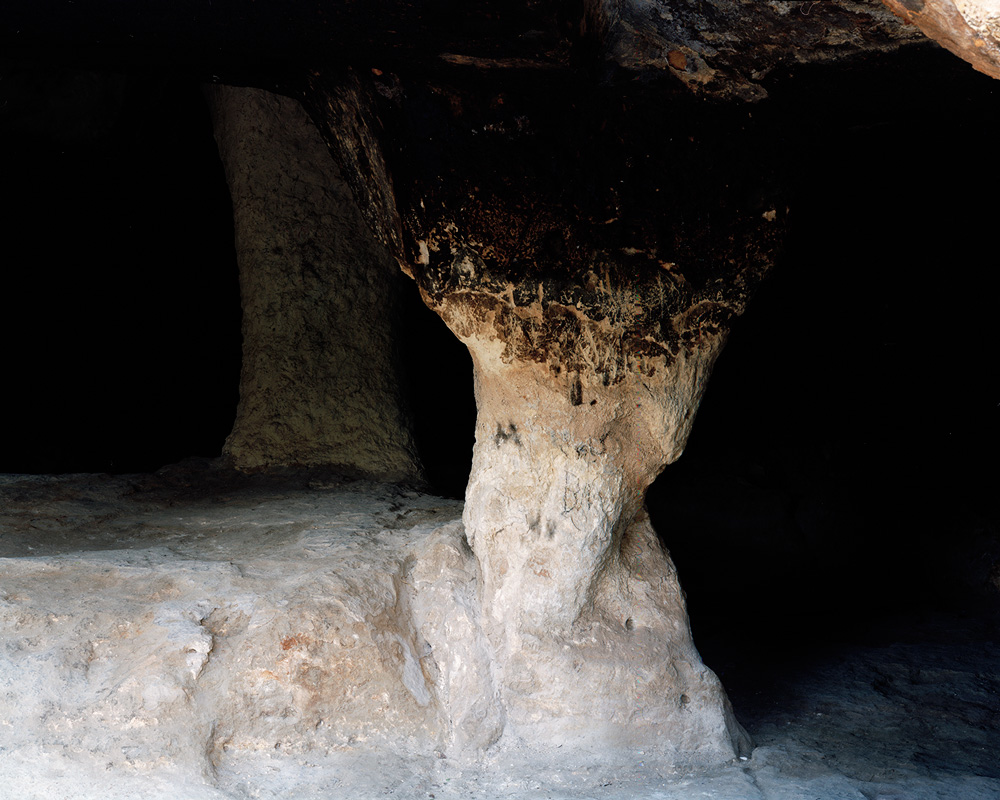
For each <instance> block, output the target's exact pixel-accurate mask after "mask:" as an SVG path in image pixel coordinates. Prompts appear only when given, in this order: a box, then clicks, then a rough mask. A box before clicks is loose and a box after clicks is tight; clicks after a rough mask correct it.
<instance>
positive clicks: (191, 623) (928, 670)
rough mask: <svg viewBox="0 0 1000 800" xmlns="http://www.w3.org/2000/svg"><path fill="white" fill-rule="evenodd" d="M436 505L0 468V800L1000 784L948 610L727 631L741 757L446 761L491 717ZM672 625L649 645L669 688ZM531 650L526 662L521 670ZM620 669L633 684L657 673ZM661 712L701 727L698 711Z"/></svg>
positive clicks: (187, 474) (992, 659) (607, 794)
mask: <svg viewBox="0 0 1000 800" xmlns="http://www.w3.org/2000/svg"><path fill="white" fill-rule="evenodd" d="M460 512H461V505H460V504H459V503H456V502H452V501H442V500H440V499H438V498H433V497H428V496H426V495H420V494H417V493H414V492H402V491H400V490H399V489H397V488H395V487H391V486H385V485H377V484H370V483H362V482H344V481H342V480H339V479H331V478H329V477H323V476H318V475H316V476H313V477H312V479H310V478H309V476H301V477H293V478H286V479H278V480H273V479H267V480H265V479H263V478H261V479H257V478H254V479H252V480H247V479H246V478H245V477H239V476H234V475H232V474H230V473H227V472H225V471H222V470H216V469H207V470H206V469H204V468H203V467H198V468H194V469H192V468H191V466H190V465H189V466H187V467H181V468H173V469H171V470H168V471H163V472H161V473H159V474H157V475H153V476H148V475H146V476H121V477H116V478H110V477H108V476H92V475H83V476H62V477H56V478H53V477H43V476H2V477H0V526H2V536H0V622H2V625H3V631H4V636H3V638H2V640H0V712H2V713H0V756H2V757H0V786H2V788H0V796H2V797H4V798H7V797H11V798H15V797H16V798H19V800H52V799H53V798H62V797H67V798H68V797H72V798H75V799H78V800H97V798H101V799H102V800H125V798H134V797H142V798H143V799H144V800H147V799H149V800H168V798H169V799H170V800H176V798H185V800H262V799H265V800H278V799H279V798H280V799H281V800H303V798H307V799H310V800H312V799H315V800H340V799H341V798H344V799H345V800H346V798H365V800H367V798H375V797H384V796H386V795H390V794H395V795H399V796H407V797H424V796H428V795H430V794H434V795H435V796H436V797H439V798H451V799H453V800H458V798H467V797H469V796H481V797H496V798H510V799H511V800H515V799H516V800H524V799H525V798H533V797H538V796H539V795H540V794H541V795H544V796H546V797H552V798H557V799H558V800H569V798H579V797H601V798H609V799H610V800H626V798H650V800H653V799H654V798H659V800H664V798H671V799H673V798H677V800H683V798H688V797H691V796H704V797H710V798H716V799H717V800H771V799H772V798H776V797H802V796H822V797H843V798H858V799H859V800H860V798H866V797H867V798H871V797H904V796H905V797H910V798H914V800H931V798H934V799H935V800H940V799H941V798H948V799H949V800H951V799H952V798H954V800H987V798H993V797H995V796H996V794H997V791H998V789H1000V771H998V770H997V768H996V766H995V763H994V760H993V759H992V758H991V755H990V754H991V753H992V752H993V750H994V749H995V748H994V747H993V744H994V743H995V742H996V738H997V728H996V718H997V711H998V709H997V696H998V692H1000V686H998V685H997V678H996V675H995V674H994V673H995V670H994V669H993V667H994V666H995V663H996V659H997V652H996V651H997V646H996V644H995V637H992V638H991V634H990V632H989V631H988V630H986V629H985V628H983V629H980V628H977V627H975V626H974V625H973V626H971V627H968V628H963V627H962V625H961V624H957V625H956V624H955V622H954V621H949V620H942V621H941V622H940V623H939V625H938V627H937V628H935V629H934V630H935V631H936V633H934V634H932V636H931V638H930V639H928V638H927V634H926V632H925V633H923V634H917V633H915V632H899V631H894V632H892V633H891V634H890V639H889V641H890V642H895V643H893V644H889V645H879V646H868V647H865V648H861V647H853V648H847V649H845V648H844V647H842V646H841V647H840V649H839V651H838V654H837V655H836V656H835V657H833V656H831V654H830V653H827V652H826V651H825V650H824V651H822V652H819V653H817V652H816V650H815V647H813V649H809V648H808V647H806V646H805V645H804V644H802V643H794V642H788V641H786V642H784V645H783V646H778V645H777V642H774V643H768V642H769V641H770V640H762V639H761V636H760V634H759V630H758V628H757V626H755V625H754V624H746V626H745V630H744V631H743V632H744V634H745V637H746V639H745V640H744V641H738V643H733V644H732V645H731V647H730V649H729V650H728V651H727V652H728V655H727V656H726V657H725V658H724V659H723V668H724V669H726V670H727V673H728V674H730V675H731V676H732V678H733V682H734V687H735V688H736V689H737V692H736V694H735V695H734V696H735V697H736V699H737V702H738V704H739V705H738V708H739V709H740V714H741V717H743V718H744V719H746V720H747V722H748V727H749V728H750V730H751V732H752V733H753V734H754V736H755V738H756V739H757V741H758V744H759V745H760V747H758V749H757V750H755V751H754V753H753V755H752V756H751V757H749V758H745V759H734V760H733V761H732V762H730V763H727V764H723V765H719V766H714V767H712V768H709V769H704V768H700V769H699V768H692V767H684V766H680V765H678V763H677V758H676V753H674V754H668V753H665V752H664V751H662V750H657V749H656V748H647V747H644V746H635V745H634V744H630V743H629V742H628V741H627V740H624V739H618V740H615V739H610V738H608V737H607V736H606V735H602V736H601V737H600V739H599V740H598V741H595V742H593V744H592V745H591V746H579V747H577V748H568V747H565V746H564V747H563V748H558V747H554V748H553V750H551V751H549V752H546V751H545V750H544V749H542V748H538V747H528V748H524V747H523V746H520V744H519V743H518V742H517V741H516V737H502V738H501V739H500V740H499V741H498V742H497V743H496V744H495V745H494V746H493V747H492V748H490V749H489V751H488V752H487V753H485V754H482V755H476V756H475V757H473V758H467V757H466V755H467V754H469V753H473V752H475V751H476V750H478V749H479V748H480V747H482V746H483V745H484V744H485V742H484V741H483V740H482V739H477V738H476V737H477V736H480V735H482V734H484V733H488V732H489V731H493V732H494V734H495V732H496V731H497V730H499V727H500V724H501V723H505V722H506V725H507V727H508V728H509V727H511V720H510V719H508V720H506V721H505V719H504V717H503V715H502V713H503V712H502V708H501V707H500V706H499V705H498V704H497V703H496V699H497V697H498V695H496V694H491V693H490V692H489V691H488V690H487V689H486V687H488V686H489V684H490V681H491V680H492V673H491V670H490V668H489V666H488V662H489V659H490V657H491V654H492V647H491V646H490V645H489V643H488V642H487V641H486V637H485V635H484V633H483V627H482V626H481V625H480V624H479V622H478V620H479V618H480V610H479V604H478V602H477V600H476V594H477V592H476V580H477V567H476V559H475V558H474V557H473V556H472V554H471V552H470V551H469V549H468V547H467V545H466V544H465V542H464V535H463V531H462V523H461V520H460V517H459V515H460ZM630 541H631V542H632V543H633V545H634V546H635V548H638V547H639V546H640V545H641V547H642V548H646V549H647V552H652V549H651V548H649V547H648V542H646V541H643V540H642V539H641V536H640V535H635V536H632V537H630ZM625 553H626V555H627V556H628V557H629V558H630V559H636V560H638V561H640V562H642V563H644V564H646V565H649V566H650V567H651V568H653V569H660V570H661V571H660V572H659V573H658V574H656V575H655V578H656V580H657V581H659V580H663V581H664V582H665V583H666V584H667V589H666V590H665V594H664V596H665V597H666V598H667V599H668V600H669V602H679V600H678V599H677V597H676V596H675V595H673V594H672V590H671V589H670V588H669V587H670V586H671V585H672V584H671V581H672V576H671V574H670V573H669V572H667V571H664V570H663V567H662V565H663V561H662V560H661V559H659V558H657V559H655V560H653V561H650V560H649V559H648V558H647V557H646V556H643V555H642V554H641V553H638V552H636V550H635V549H633V548H632V547H627V548H626V551H625ZM644 559H645V560H644ZM633 563H634V562H633ZM657 565H660V566H657ZM643 575H644V576H645V577H653V574H652V573H649V574H647V573H645V572H644V573H643ZM660 602H661V603H663V602H664V601H663V600H661V601H660ZM633 622H634V623H635V624H634V626H633V628H632V629H631V630H629V631H628V632H627V637H630V638H623V639H621V640H617V641H615V640H613V638H611V637H609V636H607V634H605V635H604V636H601V635H598V636H597V641H596V642H586V643H582V644H581V645H580V646H581V647H584V648H587V649H589V655H590V661H589V664H588V665H586V666H584V674H583V676H582V677H581V679H580V680H579V681H578V683H576V684H570V685H569V686H562V685H560V686H555V685H552V686H549V687H548V699H549V700H550V701H551V702H552V703H554V704H557V705H558V704H560V703H566V702H569V701H571V700H572V699H573V697H574V692H579V693H583V692H585V691H589V688H588V686H587V681H586V680H585V679H586V678H587V677H588V674H587V673H588V671H590V673H591V674H593V673H597V674H598V675H599V676H600V677H602V678H604V679H608V680H609V681H611V683H612V684H613V683H614V682H615V681H616V680H619V676H620V674H621V673H620V669H621V668H620V667H619V666H618V664H619V663H620V660H621V659H620V657H616V659H615V666H614V668H613V669H612V665H611V663H609V662H608V661H607V660H605V656H606V655H607V650H606V649H605V648H606V647H608V646H611V645H614V646H618V647H636V645H637V644H638V645H640V646H639V647H638V648H637V649H638V650H640V651H644V650H645V649H646V646H645V645H643V644H642V641H641V640H642V639H643V637H644V636H648V635H651V634H652V633H653V632H652V631H646V632H645V633H644V626H645V625H648V624H649V618H646V619H644V620H640V619H636V620H633ZM623 627H626V628H627V626H623ZM595 632H596V629H595ZM624 635H625V632H624V631H623V636H624ZM671 635H672V636H673V637H674V638H673V639H671V640H670V643H669V644H664V642H665V641H666V640H665V639H664V638H662V637H660V636H657V637H656V639H657V641H656V643H655V644H654V645H653V646H652V647H650V650H649V652H652V651H653V649H655V648H657V647H658V648H660V655H661V656H662V658H663V659H664V661H665V663H666V662H667V661H670V659H673V661H670V663H672V665H673V666H674V667H675V668H676V670H677V671H678V673H680V675H681V677H682V678H683V679H685V680H689V681H690V680H691V679H692V677H696V676H692V675H690V674H687V673H685V672H684V670H685V668H686V667H685V665H684V664H683V663H682V661H679V660H678V656H679V655H683V653H682V652H680V651H679V648H678V645H677V644H676V642H678V641H681V638H682V637H680V638H679V637H678V633H677V632H676V631H675V632H672V634H671ZM728 639H729V640H732V637H728ZM824 647H825V648H828V647H829V645H828V644H825V645H824ZM532 655H535V656H537V655H538V653H537V651H536V652H535V653H533V654H532ZM577 655H578V654H576V653H572V652H570V651H567V650H560V651H552V652H550V653H549V654H548V656H549V657H550V658H551V661H552V663H553V664H557V663H558V662H559V660H560V659H562V660H563V661H571V660H572V659H575V658H576V657H577ZM545 663H546V662H545V660H544V659H542V658H537V657H536V658H533V659H532V660H531V662H530V664H528V665H526V666H527V667H528V668H529V670H528V671H526V672H525V673H524V679H525V681H527V679H528V678H529V677H530V676H533V675H537V674H538V672H539V668H540V665H542V666H544V664H545ZM688 666H690V665H688ZM568 667H569V668H572V664H571V663H570V664H569V665H568ZM563 668H564V667H563V666H560V667H559V669H560V670H561V669H563ZM633 677H634V678H635V680H636V683H635V684H634V685H633V686H632V687H631V689H632V691H635V692H638V693H639V694H640V695H642V694H643V693H644V692H645V691H646V688H645V686H644V685H643V683H642V681H643V680H649V681H650V682H651V683H655V680H656V677H657V676H656V673H655V671H652V672H645V671H642V672H637V673H636V674H635V675H634V676H633ZM676 677H677V676H672V678H673V679H674V680H676ZM737 678H739V680H737ZM536 694H537V693H536ZM604 699H605V698H604V697H603V696H602V695H601V694H600V693H597V694H596V695H594V702H595V706H596V708H598V709H599V708H600V707H601V703H602V702H603V701H604ZM675 699H676V700H680V698H675ZM696 702H697V699H696V698H694V697H691V698H690V702H689V705H694V704H695V703H696ZM513 708H514V712H513V713H512V714H511V717H512V718H513V719H514V720H515V721H516V722H517V723H518V724H520V725H523V720H520V719H518V717H517V715H518V713H519V708H518V707H517V706H516V705H515V706H513ZM635 708H636V714H635V717H634V718H633V719H632V720H630V723H629V724H630V725H634V726H637V728H638V729H641V728H642V726H643V725H644V724H648V723H649V722H650V721H651V720H652V719H654V717H647V716H646V713H649V712H653V713H654V714H656V715H659V718H660V719H661V720H663V719H664V716H663V714H662V711H657V710H656V709H655V708H653V709H650V708H648V707H646V706H643V705H642V704H641V703H639V702H636V704H635ZM690 713H691V712H690V711H685V710H684V709H683V708H678V709H677V711H676V714H675V716H674V718H673V719H672V720H670V724H673V725H683V723H684V720H685V719H692V718H691V717H686V716H685V715H686V714H690ZM490 720H492V725H490V724H488V723H489V721H490ZM522 729H523V728H522ZM686 730H687V731H688V732H689V734H690V735H692V736H697V737H698V743H699V745H700V746H703V744H704V740H703V739H702V738H701V737H703V736H704V730H699V729H698V728H697V727H690V728H688V729H686ZM548 731H549V733H550V734H555V733H556V732H555V731H554V730H553V728H552V727H551V726H549V729H548ZM606 732H607V728H606V727H605V728H604V729H602V731H601V733H602V734H606ZM552 743H553V744H554V745H555V744H557V742H556V741H553V742H552ZM470 746H471V747H470Z"/></svg>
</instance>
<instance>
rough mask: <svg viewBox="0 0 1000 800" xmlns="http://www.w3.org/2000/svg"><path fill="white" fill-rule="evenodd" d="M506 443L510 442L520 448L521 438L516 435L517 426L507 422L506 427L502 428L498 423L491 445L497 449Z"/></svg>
mask: <svg viewBox="0 0 1000 800" xmlns="http://www.w3.org/2000/svg"><path fill="white" fill-rule="evenodd" d="M507 441H512V442H513V443H514V444H516V445H517V446H518V447H520V446H521V437H520V436H518V434H517V425H515V424H514V423H513V422H508V423H507V427H506V428H504V427H503V426H502V425H501V424H500V423H499V422H498V423H497V432H496V433H495V434H493V444H495V445H496V446H497V447H499V446H500V445H501V444H503V443H504V442H507Z"/></svg>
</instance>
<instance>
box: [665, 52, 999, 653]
mask: <svg viewBox="0 0 1000 800" xmlns="http://www.w3.org/2000/svg"><path fill="white" fill-rule="evenodd" d="M922 55H923V58H922V60H918V59H917V58H915V57H914V56H913V55H912V54H908V55H907V56H896V57H893V58H885V59H878V60H877V61H878V63H879V69H876V70H871V69H862V68H860V66H859V68H858V69H851V68H848V69H842V70H838V71H834V70H830V69H828V68H823V67H813V68H810V69H799V70H796V75H795V76H794V78H793V77H791V76H778V77H777V78H776V79H775V85H774V87H772V89H771V93H772V96H771V100H770V101H769V102H771V103H773V107H772V111H773V110H775V109H779V113H781V114H783V115H786V116H787V119H788V120H789V125H788V129H789V131H792V130H793V129H794V130H795V131H796V133H795V134H792V133H789V136H788V139H787V144H788V155H789V162H788V163H789V165H790V166H792V167H793V169H792V170H790V185H791V186H793V187H794V191H793V198H794V199H793V200H792V203H793V208H792V225H791V230H790V236H789V238H788V240H787V242H786V245H785V248H784V251H783V255H782V258H781V261H780V262H779V264H778V266H777V267H776V269H775V270H774V272H773V274H772V276H771V277H770V279H769V280H767V281H765V283H764V285H763V286H762V287H761V289H760V290H759V292H758V294H757V296H756V298H755V299H754V301H753V302H752V303H751V305H750V308H749V310H748V312H747V313H746V315H745V316H744V317H743V318H742V319H741V320H740V321H739V323H738V324H737V326H736V327H735V329H734V331H733V333H732V335H731V338H730V341H729V344H728V345H727V347H726V350H725V351H724V352H723V354H722V356H721V357H720V359H719V362H718V364H717V365H716V369H715V371H714V373H713V376H712V379H711V381H710V383H709V387H708V391H707V393H706V396H705V399H704V401H703V403H702V407H701V409H700V411H699V415H698V420H697V422H696V424H695V426H694V430H693V433H692V436H691V439H690V441H689V443H688V447H687V449H686V451H685V454H684V456H683V457H682V458H681V459H680V460H679V461H678V462H677V463H676V464H674V465H671V466H670V467H668V468H667V469H666V471H665V472H664V474H663V475H662V476H661V477H660V479H659V480H658V481H657V482H656V484H654V486H653V487H652V488H651V490H650V492H649V497H648V501H649V504H650V507H651V511H652V513H653V516H654V519H655V520H656V521H657V527H658V530H659V531H660V534H661V538H662V539H663V541H664V542H665V544H666V545H667V546H668V547H669V549H670V551H671V553H672V555H673V556H674V558H675V560H676V562H677V565H678V569H679V571H680V573H681V575H682V576H683V580H684V586H685V589H686V591H687V593H688V597H689V602H690V611H691V617H692V624H693V625H694V627H695V630H696V634H701V635H702V638H701V639H700V640H699V641H701V642H702V644H703V647H704V648H705V649H706V651H707V652H706V657H707V658H708V660H709V663H712V658H711V657H712V656H713V655H714V653H713V652H711V642H712V635H713V634H716V633H718V634H721V635H724V636H726V637H727V640H728V642H729V643H730V644H729V646H730V647H731V644H732V642H733V641H734V639H738V638H739V636H740V633H739V630H740V629H741V627H742V625H743V622H742V620H744V619H745V618H746V616H745V615H749V616H754V617H756V616H758V615H760V616H761V617H763V618H766V619H768V621H769V622H768V629H769V630H768V631H761V630H760V629H759V628H753V632H752V633H750V632H749V631H747V635H748V637H750V638H752V639H753V640H754V642H755V644H754V645H753V647H755V648H759V649H760V650H766V649H767V647H768V646H769V644H765V643H764V642H769V643H776V642H783V643H785V644H787V643H789V642H799V643H803V642H812V643H814V644H816V643H821V642H827V641H830V640H831V639H837V638H838V637H841V636H844V637H848V638H850V637H856V636H858V635H860V633H861V632H862V631H864V630H866V629H867V628H868V627H870V626H872V625H877V624H879V621H880V620H883V619H884V618H886V617H888V616H893V615H899V614H905V615H922V614H928V613H932V612H934V611H940V610H941V609H943V608H951V609H954V608H956V607H967V606H968V604H969V603H973V604H977V603H980V602H981V601H982V599H983V598H984V597H986V596H991V595H992V594H993V590H992V585H991V582H990V575H989V568H990V565H992V564H993V563H995V561H996V555H997V554H996V553H995V552H993V549H995V547H996V544H995V537H996V525H997V520H998V518H1000V514H998V507H997V499H996V489H995V487H996V486H997V480H998V477H1000V472H998V468H997V464H996V460H995V455H994V454H995V452H996V449H997V446H998V444H1000V371H998V370H997V368H996V355H995V354H996V349H997V345H998V343H1000V337H998V333H997V327H996V312H995V310H994V303H995V297H996V287H997V275H996V269H995V258H994V257H993V256H992V255H991V254H990V248H989V246H988V244H987V243H986V241H985V240H984V239H983V237H982V234H981V232H983V231H987V230H991V229H992V228H993V227H995V219H996V214H997V210H998V208H997V203H996V200H995V197H993V196H992V194H991V193H990V192H988V191H987V192H984V187H983V182H982V181H983V179H982V175H981V173H979V172H978V170H976V169H975V168H974V167H973V166H972V163H973V162H974V161H975V159H976V158H977V157H978V156H976V155H975V154H984V153H988V152H990V151H991V150H992V148H993V147H994V144H993V140H994V132H995V131H996V129H997V123H998V122H1000V93H998V90H997V89H996V84H995V81H991V80H989V79H988V78H985V77H984V76H981V75H978V74H977V73H974V72H972V71H971V70H969V69H968V68H967V67H965V66H964V65H962V64H960V63H956V64H952V63H950V62H949V60H948V55H947V54H946V53H937V54H934V53H931V54H928V53H924V54H922ZM755 113H756V112H755ZM796 137H800V138H796ZM977 232H980V233H977ZM748 644H749V641H748ZM730 652H731V651H730Z"/></svg>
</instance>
